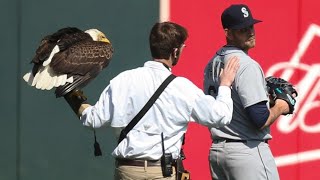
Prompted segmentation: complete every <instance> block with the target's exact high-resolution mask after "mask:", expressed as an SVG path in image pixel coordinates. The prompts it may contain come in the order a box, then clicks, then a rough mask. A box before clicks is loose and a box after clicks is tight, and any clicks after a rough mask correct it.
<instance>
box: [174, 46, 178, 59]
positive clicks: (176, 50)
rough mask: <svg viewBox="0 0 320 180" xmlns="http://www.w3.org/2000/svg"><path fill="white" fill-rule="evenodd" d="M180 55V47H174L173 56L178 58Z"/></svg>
mask: <svg viewBox="0 0 320 180" xmlns="http://www.w3.org/2000/svg"><path fill="white" fill-rule="evenodd" d="M178 56H179V49H178V48H174V50H173V57H174V58H178Z"/></svg>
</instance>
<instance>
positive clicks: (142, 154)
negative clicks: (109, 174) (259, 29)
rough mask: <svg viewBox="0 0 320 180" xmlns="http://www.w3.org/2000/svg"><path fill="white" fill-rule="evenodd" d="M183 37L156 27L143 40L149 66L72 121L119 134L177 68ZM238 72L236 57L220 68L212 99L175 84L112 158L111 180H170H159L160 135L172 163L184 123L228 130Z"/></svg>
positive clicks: (119, 80)
mask: <svg viewBox="0 0 320 180" xmlns="http://www.w3.org/2000/svg"><path fill="white" fill-rule="evenodd" d="M187 37H188V33H187V30H186V29H185V28H184V27H182V26H180V25H178V24H176V23H172V22H162V23H156V24H155V25H154V26H153V28H152V29H151V32H150V37H149V41H150V49H151V54H152V57H153V60H152V61H147V62H145V64H144V66H143V67H139V68H136V69H132V70H128V71H124V72H122V73H120V74H119V75H118V76H116V77H115V78H113V79H112V80H111V81H110V84H109V85H108V86H107V87H106V88H105V89H104V91H103V92H102V93H101V96H100V98H99V100H98V101H97V102H96V104H95V105H92V106H91V105H89V104H86V102H80V103H79V105H78V106H77V108H76V109H78V107H80V108H79V111H78V115H79V117H80V120H81V122H82V123H83V125H84V126H88V127H91V128H99V127H101V126H105V125H109V126H111V127H113V128H117V129H119V130H122V129H123V128H125V127H126V126H127V125H128V123H129V122H130V121H131V120H132V119H133V118H134V117H135V115H136V114H137V113H138V112H139V111H140V110H141V109H142V107H143V106H144V105H145V104H146V102H147V101H148V100H149V98H150V97H151V96H152V95H153V93H154V92H155V91H156V89H157V88H158V87H159V86H160V84H161V83H162V82H163V81H164V80H165V79H166V78H167V77H168V76H169V75H171V68H172V67H173V66H175V65H176V64H177V63H178V60H179V57H180V55H181V53H182V51H183V49H184V48H185V44H184V42H185V41H186V39H187ZM238 67H239V60H238V58H237V57H233V58H231V59H230V61H228V64H226V65H225V68H224V71H223V72H222V73H221V84H220V87H219V94H218V96H217V97H216V99H215V98H214V97H212V96H209V95H205V94H204V93H203V91H202V90H201V89H199V88H198V87H197V86H196V85H194V84H193V83H192V82H191V81H190V80H188V79H186V78H183V77H177V78H175V79H174V80H173V81H172V82H171V83H170V84H169V85H168V86H167V87H166V89H165V90H164V91H163V92H162V94H161V95H160V96H159V98H158V99H157V100H156V101H155V103H154V104H153V106H152V107H151V108H150V109H149V110H148V111H147V113H146V114H145V115H144V116H143V117H142V118H141V120H140V121H139V122H138V123H137V124H136V125H135V126H134V127H133V129H132V130H131V131H129V133H128V134H127V136H126V137H125V138H124V139H123V140H122V141H121V142H120V143H119V144H118V146H117V147H115V149H114V151H113V152H112V156H114V157H115V159H116V170H115V179H117V180H118V179H124V180H129V179H130V180H133V179H134V180H140V179H141V180H142V179H167V180H168V179H172V180H174V179H175V178H176V173H175V171H174V170H173V173H172V174H171V175H170V176H169V177H163V173H162V169H161V161H160V159H161V156H162V155H163V151H162V138H161V134H163V144H164V149H165V153H168V154H171V155H172V158H173V159H177V158H178V157H179V155H180V150H181V145H182V141H183V136H184V133H185V132H186V130H187V125H188V123H189V122H196V123H199V124H202V125H205V126H208V127H221V126H225V125H228V124H229V123H230V120H231V117H232V111H233V102H232V99H231V96H230V94H231V91H230V86H231V84H232V82H233V80H234V76H235V73H236V71H237V69H238ZM173 169H174V167H173Z"/></svg>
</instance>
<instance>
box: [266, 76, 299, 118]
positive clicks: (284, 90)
mask: <svg viewBox="0 0 320 180" xmlns="http://www.w3.org/2000/svg"><path fill="white" fill-rule="evenodd" d="M266 82H267V89H268V93H269V98H270V107H273V106H274V104H275V101H276V99H282V100H284V101H286V102H287V103H288V105H289V109H290V110H289V112H288V113H287V114H292V113H293V111H294V106H295V104H296V100H295V97H297V96H298V93H297V91H296V89H295V88H294V87H293V85H292V84H291V83H290V82H288V81H286V80H284V79H282V78H276V77H273V76H269V77H267V78H266ZM284 115H286V114H284Z"/></svg>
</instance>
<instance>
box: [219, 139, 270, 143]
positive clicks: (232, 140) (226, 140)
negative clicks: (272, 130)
mask: <svg viewBox="0 0 320 180" xmlns="http://www.w3.org/2000/svg"><path fill="white" fill-rule="evenodd" d="M221 141H225V142H226V143H230V142H241V143H246V142H247V141H248V140H243V139H221ZM253 141H262V142H265V143H267V144H268V141H269V139H264V140H253Z"/></svg>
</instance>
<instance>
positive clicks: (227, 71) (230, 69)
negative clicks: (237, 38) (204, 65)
mask: <svg viewBox="0 0 320 180" xmlns="http://www.w3.org/2000/svg"><path fill="white" fill-rule="evenodd" d="M239 61H240V59H239V58H238V57H237V56H233V57H231V58H230V60H228V61H227V63H226V64H225V65H224V68H223V69H222V70H221V74H220V86H228V87H230V86H231V84H232V83H233V81H234V78H235V75H236V73H237V71H238V69H239V67H240V63H239Z"/></svg>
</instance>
